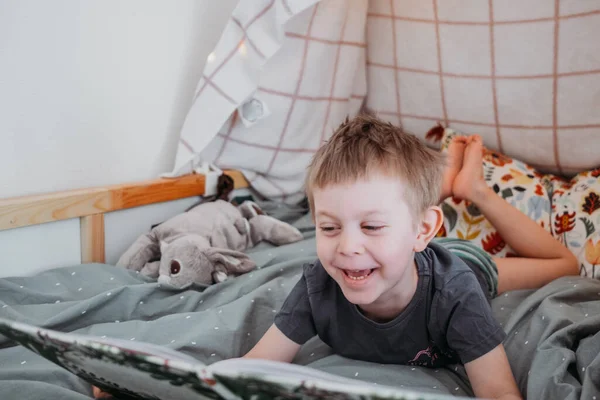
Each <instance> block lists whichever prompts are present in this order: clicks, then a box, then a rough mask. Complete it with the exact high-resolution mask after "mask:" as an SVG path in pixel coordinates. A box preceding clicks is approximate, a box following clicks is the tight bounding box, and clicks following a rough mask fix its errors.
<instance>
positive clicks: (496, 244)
mask: <svg viewBox="0 0 600 400" xmlns="http://www.w3.org/2000/svg"><path fill="white" fill-rule="evenodd" d="M481 244H482V245H483V249H484V250H485V251H487V252H488V253H490V254H492V255H493V254H497V253H499V252H500V251H501V250H502V249H503V248H504V246H506V243H505V242H504V240H502V237H500V234H499V233H498V232H492V233H490V234H489V235H487V236H486V237H484V238H483V239H481Z"/></svg>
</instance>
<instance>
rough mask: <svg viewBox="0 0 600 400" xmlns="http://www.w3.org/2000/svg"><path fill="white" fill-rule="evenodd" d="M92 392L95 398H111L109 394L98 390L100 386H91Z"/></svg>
mask: <svg viewBox="0 0 600 400" xmlns="http://www.w3.org/2000/svg"><path fill="white" fill-rule="evenodd" d="M92 392H93V393H94V398H95V399H111V398H112V395H111V394H109V393H106V392H103V391H102V390H100V388H97V387H96V386H92Z"/></svg>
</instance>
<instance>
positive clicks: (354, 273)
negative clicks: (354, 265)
mask: <svg viewBox="0 0 600 400" xmlns="http://www.w3.org/2000/svg"><path fill="white" fill-rule="evenodd" d="M345 272H346V275H348V277H349V278H350V279H353V280H355V281H359V280H362V279H365V278H366V277H367V276H369V274H370V273H371V270H370V269H361V270H346V271H345Z"/></svg>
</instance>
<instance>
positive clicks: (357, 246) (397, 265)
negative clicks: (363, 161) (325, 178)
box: [313, 175, 418, 308]
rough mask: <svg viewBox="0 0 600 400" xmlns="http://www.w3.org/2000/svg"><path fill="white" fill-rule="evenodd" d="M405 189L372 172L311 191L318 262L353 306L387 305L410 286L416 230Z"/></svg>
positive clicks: (413, 267)
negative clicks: (348, 181)
mask: <svg viewBox="0 0 600 400" xmlns="http://www.w3.org/2000/svg"><path fill="white" fill-rule="evenodd" d="M405 190H407V188H406V186H405V185H404V184H403V183H402V182H401V181H400V180H399V179H398V178H391V177H386V176H383V175H375V176H371V177H369V179H365V180H358V181H354V182H350V183H347V184H339V185H337V184H336V185H328V186H326V187H324V188H315V190H314V191H313V199H314V213H315V224H316V228H317V237H316V240H317V254H318V256H319V260H320V261H321V263H322V264H323V266H324V267H325V270H326V271H327V272H328V273H329V275H330V276H331V277H332V278H333V279H335V281H336V282H337V283H338V285H339V286H340V288H341V290H342V291H343V293H344V296H345V297H346V298H347V299H348V301H350V302H351V303H353V304H356V305H359V306H371V307H376V308H380V307H383V308H386V307H387V305H388V303H393V302H394V301H395V300H396V299H398V297H405V296H406V293H407V292H410V290H411V288H412V289H413V290H414V287H415V282H416V280H417V275H416V268H415V264H414V249H415V245H416V243H417V235H418V232H417V224H415V221H414V218H415V216H414V215H413V212H412V210H411V208H410V207H409V205H408V204H407V202H406V201H405V199H404V197H403V196H402V193H403V192H404V191H405ZM411 295H412V293H411ZM367 308H368V307H367Z"/></svg>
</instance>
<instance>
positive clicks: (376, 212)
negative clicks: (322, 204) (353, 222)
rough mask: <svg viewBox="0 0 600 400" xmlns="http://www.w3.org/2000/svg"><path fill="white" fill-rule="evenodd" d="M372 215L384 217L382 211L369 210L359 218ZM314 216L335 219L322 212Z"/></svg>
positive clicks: (326, 212) (329, 214) (331, 215)
mask: <svg viewBox="0 0 600 400" xmlns="http://www.w3.org/2000/svg"><path fill="white" fill-rule="evenodd" d="M372 215H386V213H385V212H384V211H381V210H369V211H365V212H363V213H362V214H361V216H362V217H363V218H364V217H370V216H372ZM316 216H323V217H329V218H333V219H335V218H336V216H335V215H333V214H331V213H329V212H328V211H324V210H321V211H317V214H316Z"/></svg>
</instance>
